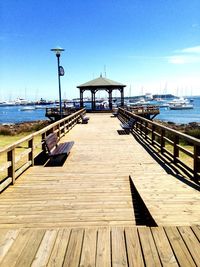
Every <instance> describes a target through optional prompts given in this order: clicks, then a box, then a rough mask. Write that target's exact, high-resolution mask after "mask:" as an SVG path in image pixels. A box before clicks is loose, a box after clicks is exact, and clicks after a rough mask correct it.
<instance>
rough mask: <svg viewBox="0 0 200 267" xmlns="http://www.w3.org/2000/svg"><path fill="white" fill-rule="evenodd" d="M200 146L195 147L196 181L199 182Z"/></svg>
mask: <svg viewBox="0 0 200 267" xmlns="http://www.w3.org/2000/svg"><path fill="white" fill-rule="evenodd" d="M199 158H200V146H198V145H194V181H195V182H198V180H199V178H200V176H199V173H200V160H199Z"/></svg>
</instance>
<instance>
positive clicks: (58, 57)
mask: <svg viewBox="0 0 200 267" xmlns="http://www.w3.org/2000/svg"><path fill="white" fill-rule="evenodd" d="M51 51H53V52H55V54H56V57H57V62H58V87H59V106H60V118H62V99H61V83H60V76H64V69H63V67H62V66H60V55H61V53H62V52H63V51H65V49H63V48H61V47H56V48H52V49H51Z"/></svg>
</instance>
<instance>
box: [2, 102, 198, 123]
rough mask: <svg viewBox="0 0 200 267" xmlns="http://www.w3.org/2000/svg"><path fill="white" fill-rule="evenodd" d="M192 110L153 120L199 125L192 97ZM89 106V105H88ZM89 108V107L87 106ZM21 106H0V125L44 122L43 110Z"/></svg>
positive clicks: (164, 112)
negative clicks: (25, 108)
mask: <svg viewBox="0 0 200 267" xmlns="http://www.w3.org/2000/svg"><path fill="white" fill-rule="evenodd" d="M193 99H194V102H193V104H194V109H189V110H170V109H168V108H161V109H160V114H159V115H157V116H156V118H155V120H156V119H158V120H163V121H170V122H174V123H179V124H181V123H190V122H199V123H200V97H194V98H193ZM88 105H89V104H88ZM88 107H89V106H88ZM21 108H22V106H7V107H2V106H0V124H3V123H6V124H7V123H8V124H9V123H19V122H26V121H35V120H46V119H47V118H46V117H45V109H34V110H29V111H21Z"/></svg>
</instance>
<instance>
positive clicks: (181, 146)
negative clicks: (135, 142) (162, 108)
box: [119, 108, 200, 182]
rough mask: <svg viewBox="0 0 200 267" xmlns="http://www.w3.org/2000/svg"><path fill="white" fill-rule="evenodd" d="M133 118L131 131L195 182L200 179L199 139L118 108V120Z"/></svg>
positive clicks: (125, 120) (124, 120)
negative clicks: (134, 120)
mask: <svg viewBox="0 0 200 267" xmlns="http://www.w3.org/2000/svg"><path fill="white" fill-rule="evenodd" d="M130 118H135V119H136V123H135V125H134V127H133V131H134V132H135V133H136V134H137V136H138V137H139V138H142V139H143V140H144V141H145V142H146V143H147V144H148V145H150V146H151V147H152V148H153V149H155V150H156V151H157V152H158V153H160V154H161V155H162V156H164V157H165V158H166V159H167V160H168V162H170V163H172V164H174V165H175V166H176V167H178V168H179V170H181V171H182V172H183V173H185V174H186V175H188V176H189V177H190V178H191V179H193V180H194V181H195V182H198V181H199V179H200V139H197V138H194V137H191V136H189V135H187V134H184V133H181V132H178V131H176V130H173V129H171V128H169V127H166V126H163V125H160V124H158V123H156V122H153V121H151V120H147V119H145V118H143V117H141V116H138V115H135V114H133V113H132V112H130V111H127V110H125V109H123V108H119V119H120V120H122V121H123V122H127V121H128V120H130Z"/></svg>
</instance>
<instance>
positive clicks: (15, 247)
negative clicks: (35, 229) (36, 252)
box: [1, 229, 32, 267]
mask: <svg viewBox="0 0 200 267" xmlns="http://www.w3.org/2000/svg"><path fill="white" fill-rule="evenodd" d="M31 235H32V231H31V230H27V229H22V230H21V231H20V232H19V234H18V235H17V237H16V239H15V240H14V242H13V244H12V246H11V247H10V249H9V250H8V252H7V253H6V255H5V256H4V258H3V259H2V262H1V267H4V266H5V267H8V266H9V267H12V266H16V263H17V261H18V258H19V257H20V255H21V253H22V251H23V250H24V247H25V246H26V244H27V242H28V240H29V239H30V237H31Z"/></svg>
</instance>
